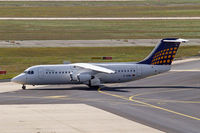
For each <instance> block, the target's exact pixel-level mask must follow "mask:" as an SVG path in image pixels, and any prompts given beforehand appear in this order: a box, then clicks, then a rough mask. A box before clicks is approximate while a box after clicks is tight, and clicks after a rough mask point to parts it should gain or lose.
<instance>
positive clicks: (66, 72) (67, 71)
mask: <svg viewBox="0 0 200 133" xmlns="http://www.w3.org/2000/svg"><path fill="white" fill-rule="evenodd" d="M72 72H73V71H72ZM67 73H70V71H65V72H64V71H62V72H46V74H67Z"/></svg>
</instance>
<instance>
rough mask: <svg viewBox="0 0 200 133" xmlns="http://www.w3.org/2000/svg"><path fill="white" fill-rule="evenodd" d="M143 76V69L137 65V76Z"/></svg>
mask: <svg viewBox="0 0 200 133" xmlns="http://www.w3.org/2000/svg"><path fill="white" fill-rule="evenodd" d="M141 75H142V68H141V66H140V65H137V76H139V77H140V76H141Z"/></svg>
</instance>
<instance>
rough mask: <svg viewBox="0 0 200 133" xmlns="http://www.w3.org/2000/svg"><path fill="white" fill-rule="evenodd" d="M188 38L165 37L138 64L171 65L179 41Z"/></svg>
mask: <svg viewBox="0 0 200 133" xmlns="http://www.w3.org/2000/svg"><path fill="white" fill-rule="evenodd" d="M187 41H188V40H185V39H180V38H165V39H162V40H161V42H160V44H158V45H157V46H156V47H155V48H154V50H153V51H152V52H151V53H150V54H149V56H147V57H146V58H145V59H144V60H142V61H140V62H138V64H149V65H171V63H172V61H173V59H174V57H175V55H176V53H177V50H178V48H179V45H180V43H182V42H187Z"/></svg>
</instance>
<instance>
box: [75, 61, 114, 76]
mask: <svg viewBox="0 0 200 133" xmlns="http://www.w3.org/2000/svg"><path fill="white" fill-rule="evenodd" d="M73 65H74V66H77V67H81V68H85V69H90V70H94V71H98V72H103V73H109V74H110V73H115V71H113V70H111V69H108V68H105V67H100V66H96V65H92V64H89V63H74V64H73Z"/></svg>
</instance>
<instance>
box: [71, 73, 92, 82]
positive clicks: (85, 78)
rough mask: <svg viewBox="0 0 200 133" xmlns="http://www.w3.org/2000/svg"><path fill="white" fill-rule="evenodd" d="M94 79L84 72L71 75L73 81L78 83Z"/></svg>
mask: <svg viewBox="0 0 200 133" xmlns="http://www.w3.org/2000/svg"><path fill="white" fill-rule="evenodd" d="M91 79H92V75H91V74H90V73H88V72H87V73H86V72H82V73H70V80H71V81H78V82H87V81H89V80H91Z"/></svg>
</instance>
